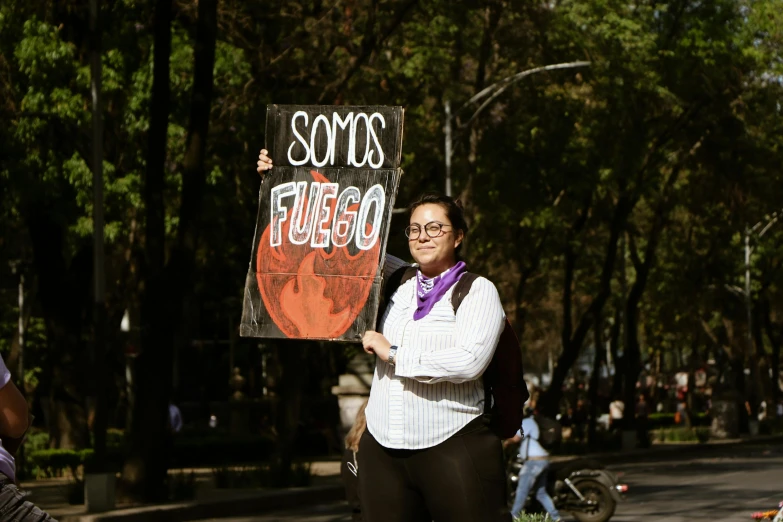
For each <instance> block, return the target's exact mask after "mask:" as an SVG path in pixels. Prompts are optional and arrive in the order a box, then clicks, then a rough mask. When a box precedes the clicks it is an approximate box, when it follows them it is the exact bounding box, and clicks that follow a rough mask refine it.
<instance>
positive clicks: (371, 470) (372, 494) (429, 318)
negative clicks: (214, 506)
mask: <svg viewBox="0 0 783 522" xmlns="http://www.w3.org/2000/svg"><path fill="white" fill-rule="evenodd" d="M467 232H468V227H467V225H466V223H465V218H464V216H463V213H462V208H461V207H460V205H459V204H458V203H457V202H455V201H454V200H453V199H451V198H449V197H446V196H441V195H436V194H428V195H425V196H422V197H421V198H420V199H419V200H418V201H416V202H415V203H414V204H413V205H412V206H411V208H410V219H409V224H408V226H407V227H406V229H405V235H406V236H407V237H408V247H409V249H410V253H411V256H412V257H413V259H414V260H415V261H416V263H417V265H418V269H417V270H416V275H415V277H411V278H409V279H408V280H406V281H404V282H402V284H400V285H399V287H398V288H396V289H392V290H393V291H391V292H390V291H388V290H387V295H389V294H391V295H390V298H389V302H388V303H387V306H386V310H385V312H384V313H383V316H382V317H381V320H380V321H379V323H378V330H379V331H377V332H374V331H368V332H367V333H365V335H364V339H363V344H364V348H365V351H367V352H369V353H374V354H376V356H377V365H376V368H375V375H374V377H373V383H372V387H371V388H370V399H369V402H368V405H367V410H366V417H367V430H366V431H365V433H364V435H363V436H362V439H361V443H360V445H359V447H360V451H359V453H358V454H359V455H360V456H361V457H360V459H361V462H360V465H361V466H362V473H360V474H359V496H360V498H361V500H362V507H363V511H364V514H365V515H366V517H367V519H368V520H373V521H395V522H396V521H400V522H402V521H406V522H407V521H419V520H420V521H429V520H433V519H434V520H449V521H457V522H460V521H466V522H467V521H489V520H491V521H496V520H497V521H500V520H502V521H510V520H511V515H510V514H509V512H508V509H507V506H506V494H505V483H504V467H503V459H502V457H503V453H502V449H501V444H500V440H499V439H498V437H497V435H495V434H494V433H493V432H492V431H491V430H490V429H489V427H488V425H487V419H486V418H485V417H484V416H483V415H482V414H483V412H484V401H485V396H484V387H483V383H482V380H481V378H482V375H483V373H484V371H485V370H486V368H487V366H488V365H489V363H490V360H491V359H492V355H493V354H494V351H495V348H496V347H497V344H498V340H499V337H500V334H501V332H502V330H503V327H504V323H505V315H504V313H503V308H502V306H501V304H500V299H499V297H498V293H497V290H496V289H495V286H494V285H493V284H492V283H491V282H489V281H488V280H486V279H484V278H481V277H478V278H476V280H475V281H474V283H473V285H472V286H471V290H470V292H469V293H468V294H467V295H466V296H465V298H464V300H463V301H462V304H461V305H460V306H459V311H458V312H455V309H454V307H453V306H452V298H451V296H452V294H453V292H454V289H455V285H456V283H457V282H458V281H459V280H460V278H461V277H462V276H463V275H465V274H466V273H467V267H466V265H465V263H464V262H462V261H459V260H458V252H459V249H460V247H461V245H462V242H463V240H464V238H465V235H466V234H467ZM391 280H394V276H392V277H390V278H388V279H387V281H391ZM456 492H459V494H458V495H455V493H456Z"/></svg>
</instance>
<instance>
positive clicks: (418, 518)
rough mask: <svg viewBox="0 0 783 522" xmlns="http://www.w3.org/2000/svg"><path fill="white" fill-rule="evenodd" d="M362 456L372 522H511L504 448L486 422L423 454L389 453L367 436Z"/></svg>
mask: <svg viewBox="0 0 783 522" xmlns="http://www.w3.org/2000/svg"><path fill="white" fill-rule="evenodd" d="M359 455H361V466H362V467H361V471H360V473H359V498H360V500H361V504H362V512H363V515H364V520H367V521H368V522H430V521H433V520H434V521H435V522H484V521H486V522H496V521H497V522H501V521H502V522H511V514H510V513H509V511H508V504H507V495H506V479H505V471H504V466H503V448H502V446H501V444H500V439H498V437H497V436H496V435H495V434H494V433H492V432H491V431H490V430H489V428H488V427H487V426H486V425H485V423H484V422H483V421H482V419H481V418H478V419H476V420H475V421H473V422H471V423H470V424H468V425H467V426H466V427H465V428H463V429H462V430H461V431H460V432H459V433H457V434H456V435H454V436H453V437H451V438H450V439H448V440H446V441H445V442H442V443H441V444H438V445H437V446H433V447H431V448H427V449H423V450H394V449H388V448H385V447H383V446H381V445H380V444H378V442H377V441H376V440H375V438H374V437H373V436H372V435H371V434H370V432H369V431H367V430H366V431H365V432H364V435H362V439H361V442H360V444H359Z"/></svg>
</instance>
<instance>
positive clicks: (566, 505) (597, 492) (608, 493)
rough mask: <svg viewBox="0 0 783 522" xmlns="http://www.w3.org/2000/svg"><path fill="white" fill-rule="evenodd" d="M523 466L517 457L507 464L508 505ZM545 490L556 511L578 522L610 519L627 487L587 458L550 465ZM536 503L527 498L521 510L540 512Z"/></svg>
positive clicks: (598, 521) (512, 501)
mask: <svg viewBox="0 0 783 522" xmlns="http://www.w3.org/2000/svg"><path fill="white" fill-rule="evenodd" d="M523 464H524V462H523V461H522V459H521V458H520V457H519V456H516V457H515V458H513V459H512V460H511V461H510V462H509V465H508V470H507V475H506V476H507V479H508V488H509V492H510V493H511V498H510V501H509V505H512V504H513V503H514V497H515V495H516V491H517V482H518V480H519V471H520V469H522V465H523ZM546 487H547V491H548V492H549V496H551V497H552V500H553V501H554V503H555V506H556V507H557V509H558V511H567V512H570V513H571V514H572V515H573V516H574V518H576V519H577V520H579V522H606V521H607V520H609V519H610V518H612V515H614V511H615V509H616V508H617V503H618V502H620V501H621V500H622V498H623V497H622V495H623V494H624V493H626V492H627V491H628V486H627V485H626V484H620V481H619V478H618V476H617V475H616V474H615V473H612V472H611V471H609V470H607V469H606V468H605V467H604V466H603V465H601V464H600V463H599V462H596V461H594V460H589V459H576V460H571V461H567V462H553V463H552V464H551V465H550V468H549V474H548V477H547V485H546ZM531 493H534V492H532V491H531ZM537 504H538V502H537V501H536V500H535V499H534V498H530V497H529V498H528V500H527V506H526V509H525V511H527V512H543V510H542V509H541V507H540V506H537ZM528 508H530V509H528Z"/></svg>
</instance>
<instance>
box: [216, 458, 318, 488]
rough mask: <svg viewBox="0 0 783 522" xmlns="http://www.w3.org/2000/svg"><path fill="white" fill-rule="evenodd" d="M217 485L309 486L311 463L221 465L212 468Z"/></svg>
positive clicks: (239, 486) (233, 486)
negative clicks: (282, 465) (289, 465)
mask: <svg viewBox="0 0 783 522" xmlns="http://www.w3.org/2000/svg"><path fill="white" fill-rule="evenodd" d="M212 476H213V477H214V480H215V486H216V487H218V488H221V489H242V488H259V487H265V488H282V487H304V486H309V485H310V481H311V478H312V477H311V475H310V463H306V462H295V463H293V464H292V465H291V467H290V468H282V467H281V466H280V465H279V464H275V463H272V464H269V465H264V466H241V467H225V466H224V467H220V468H214V469H213V470H212Z"/></svg>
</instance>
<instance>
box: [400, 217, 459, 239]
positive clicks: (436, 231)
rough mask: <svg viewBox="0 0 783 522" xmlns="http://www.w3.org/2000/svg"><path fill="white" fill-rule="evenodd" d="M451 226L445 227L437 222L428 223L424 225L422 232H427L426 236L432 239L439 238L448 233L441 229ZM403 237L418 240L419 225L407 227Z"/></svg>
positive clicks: (419, 233)
mask: <svg viewBox="0 0 783 522" xmlns="http://www.w3.org/2000/svg"><path fill="white" fill-rule="evenodd" d="M450 226H451V225H446V224H444V223H438V222H437V221H430V222H429V223H427V224H426V225H424V230H425V232H427V236H429V237H431V238H434V237H440V236H442V235H443V234H444V233H445V232H448V231H447V230H446V231H444V230H443V227H450ZM405 235H406V236H407V237H408V239H419V236H421V225H409V226H408V227H407V228H406V229H405Z"/></svg>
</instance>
